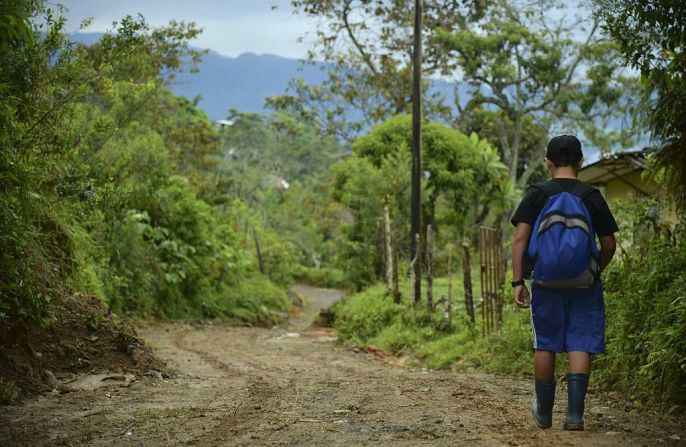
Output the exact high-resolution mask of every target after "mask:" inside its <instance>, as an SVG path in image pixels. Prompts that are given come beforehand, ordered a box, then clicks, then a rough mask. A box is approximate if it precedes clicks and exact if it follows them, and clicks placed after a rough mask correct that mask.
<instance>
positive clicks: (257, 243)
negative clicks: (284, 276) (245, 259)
mask: <svg viewBox="0 0 686 447" xmlns="http://www.w3.org/2000/svg"><path fill="white" fill-rule="evenodd" d="M252 234H253V238H254V239H255V251H256V252H257V262H258V263H259V266H260V273H264V261H263V260H262V250H260V239H259V238H258V237H257V227H252Z"/></svg>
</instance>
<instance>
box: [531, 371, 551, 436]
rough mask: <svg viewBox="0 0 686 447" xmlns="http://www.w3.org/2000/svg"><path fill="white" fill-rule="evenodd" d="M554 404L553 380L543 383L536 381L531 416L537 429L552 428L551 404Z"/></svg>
mask: <svg viewBox="0 0 686 447" xmlns="http://www.w3.org/2000/svg"><path fill="white" fill-rule="evenodd" d="M554 403H555V379H553V381H552V382H543V381H541V380H538V379H536V399H535V400H534V401H533V403H532V404H531V414H532V415H533V416H534V421H536V425H537V426H538V428H550V427H552V426H553V404H554Z"/></svg>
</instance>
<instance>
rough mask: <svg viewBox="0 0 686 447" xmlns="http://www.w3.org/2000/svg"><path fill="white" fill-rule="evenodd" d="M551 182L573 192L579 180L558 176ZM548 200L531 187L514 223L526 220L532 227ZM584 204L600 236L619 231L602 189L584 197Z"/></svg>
mask: <svg viewBox="0 0 686 447" xmlns="http://www.w3.org/2000/svg"><path fill="white" fill-rule="evenodd" d="M550 182H555V183H557V185H558V186H560V187H561V189H562V190H563V191H565V192H571V190H572V189H573V188H574V186H575V185H576V184H577V183H579V180H577V179H572V178H556V179H553V180H550ZM547 201H548V196H547V195H546V194H545V193H544V192H543V191H541V190H540V189H539V188H534V187H530V188H529V190H528V191H527V192H526V194H525V195H524V198H523V199H522V202H521V203H520V204H519V206H518V207H517V211H515V213H514V216H512V220H511V221H510V222H512V225H515V226H516V225H517V224H518V223H519V222H524V223H527V224H529V225H531V226H532V227H533V226H534V223H536V218H537V217H538V215H539V214H540V212H541V210H542V209H543V207H544V206H545V204H546V202H547ZM584 205H586V208H588V212H589V213H590V215H591V225H593V229H594V230H595V232H596V234H597V235H598V237H601V236H607V235H610V234H613V233H615V232H617V231H619V228H617V222H615V218H614V216H613V215H612V212H611V211H610V208H609V207H608V206H607V202H606V201H605V198H604V197H603V196H602V195H601V194H600V191H598V190H595V191H594V192H592V193H590V194H589V195H587V196H586V197H585V198H584Z"/></svg>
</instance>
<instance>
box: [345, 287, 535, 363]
mask: <svg viewBox="0 0 686 447" xmlns="http://www.w3.org/2000/svg"><path fill="white" fill-rule="evenodd" d="M400 286H401V291H402V292H403V294H404V296H405V297H407V296H409V290H410V287H409V286H410V285H409V281H402V282H401V284H400ZM475 288H478V283H477V284H476V285H475ZM461 289H462V285H461V281H460V280H459V279H458V278H454V280H453V291H454V292H455V291H457V292H456V294H455V296H456V298H454V302H453V315H452V326H449V325H448V323H447V320H446V314H445V302H439V303H437V306H436V309H435V310H434V311H428V310H427V309H426V305H425V303H422V304H421V305H420V306H419V307H417V308H415V307H414V306H413V305H412V304H411V303H410V302H409V300H408V299H407V298H405V299H404V300H402V301H401V303H400V304H395V303H394V302H393V298H392V297H391V296H390V295H387V294H386V288H385V286H384V285H383V284H376V285H374V286H372V287H370V288H368V289H366V290H364V291H363V292H360V293H357V294H354V295H351V296H349V297H346V298H344V299H343V300H342V301H340V302H339V303H337V304H336V305H335V306H334V308H333V312H334V325H335V326H336V329H337V330H338V334H339V337H340V338H341V339H342V340H343V341H346V342H350V343H355V344H358V345H374V346H376V347H378V348H381V349H384V350H387V351H390V352H392V353H393V354H395V355H399V356H407V357H408V358H409V361H410V363H413V364H421V365H425V366H427V367H428V368H432V369H437V368H446V367H453V368H456V369H460V370H473V369H479V370H481V371H486V372H499V373H509V374H524V373H528V372H530V371H531V360H532V356H531V350H532V338H531V337H532V336H531V328H530V326H529V323H528V321H529V313H528V312H526V311H520V310H516V309H515V308H514V306H512V305H511V304H510V303H507V304H506V306H505V309H504V316H503V327H502V331H501V333H500V334H492V335H489V336H486V337H483V336H482V330H481V322H480V321H479V319H478V318H477V321H476V324H471V322H470V321H469V319H468V317H467V315H466V312H465V308H464V303H463V302H462V299H463V296H462V293H461V292H460V291H461ZM434 293H435V296H437V297H440V296H445V295H447V278H438V279H436V281H435V283H434ZM477 317H478V316H477Z"/></svg>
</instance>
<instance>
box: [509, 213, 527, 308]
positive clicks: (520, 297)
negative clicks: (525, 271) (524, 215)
mask: <svg viewBox="0 0 686 447" xmlns="http://www.w3.org/2000/svg"><path fill="white" fill-rule="evenodd" d="M529 236H531V225H529V224H527V223H524V222H518V223H517V226H516V227H515V233H514V238H513V239H512V280H513V281H518V280H520V279H522V260H523V258H524V251H525V250H526V246H527V245H528V243H529ZM514 299H515V303H517V305H518V306H520V307H529V291H528V290H527V288H526V286H525V285H523V286H517V287H515V290H514Z"/></svg>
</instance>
